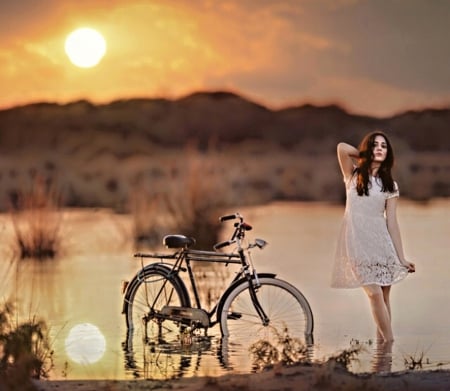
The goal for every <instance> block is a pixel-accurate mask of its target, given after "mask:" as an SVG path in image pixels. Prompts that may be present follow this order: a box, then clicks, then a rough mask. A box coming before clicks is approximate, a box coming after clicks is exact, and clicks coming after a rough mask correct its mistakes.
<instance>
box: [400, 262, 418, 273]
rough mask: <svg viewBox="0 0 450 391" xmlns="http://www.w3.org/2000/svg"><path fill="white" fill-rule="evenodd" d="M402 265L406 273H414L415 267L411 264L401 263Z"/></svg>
mask: <svg viewBox="0 0 450 391" xmlns="http://www.w3.org/2000/svg"><path fill="white" fill-rule="evenodd" d="M402 265H403V266H404V267H406V268H407V269H408V273H414V272H415V271H416V265H415V264H414V263H412V262H408V261H403V262H402Z"/></svg>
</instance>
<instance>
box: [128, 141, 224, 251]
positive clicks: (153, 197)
mask: <svg viewBox="0 0 450 391" xmlns="http://www.w3.org/2000/svg"><path fill="white" fill-rule="evenodd" d="M213 155H214V153H208V152H205V153H202V152H200V151H199V150H197V149H196V147H195V146H189V147H187V148H186V150H185V151H184V152H183V153H182V154H180V155H179V156H178V157H179V161H177V162H172V163H173V164H172V165H171V166H170V167H168V168H167V167H166V168H165V170H163V169H161V170H160V172H161V175H164V180H161V181H158V183H157V184H156V182H155V183H154V184H153V185H152V184H149V183H146V182H145V181H141V183H138V184H136V185H135V187H134V189H133V191H131V193H130V196H129V205H130V212H131V214H132V216H133V221H134V224H133V225H134V230H133V231H134V233H133V236H134V239H135V243H136V245H137V246H138V247H140V246H141V245H147V246H148V247H150V248H153V247H157V246H159V245H161V240H162V237H163V236H164V235H166V234H168V233H177V234H183V235H186V236H191V237H194V238H195V239H196V247H197V248H201V249H212V246H213V245H214V244H215V243H216V242H217V241H218V234H219V229H220V225H219V221H218V217H219V214H220V212H219V211H220V209H221V208H224V207H226V206H229V205H230V204H231V202H232V200H231V199H230V198H229V193H228V192H227V190H226V187H224V182H225V178H224V177H223V170H222V168H221V165H220V164H219V163H218V160H217V159H215V158H214V156H213Z"/></svg>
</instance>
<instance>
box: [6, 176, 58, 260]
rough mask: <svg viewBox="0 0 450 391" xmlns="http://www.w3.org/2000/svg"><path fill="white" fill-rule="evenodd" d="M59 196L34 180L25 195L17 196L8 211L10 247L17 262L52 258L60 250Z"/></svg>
mask: <svg viewBox="0 0 450 391" xmlns="http://www.w3.org/2000/svg"><path fill="white" fill-rule="evenodd" d="M59 204H60V203H59V195H58V193H57V192H56V191H55V190H54V189H53V187H52V186H51V185H50V184H48V183H47V182H46V181H45V180H44V179H42V178H37V179H36V181H35V182H34V183H33V185H32V187H31V189H30V190H29V191H28V192H23V193H21V194H19V195H18V196H17V199H16V200H15V202H14V205H13V208H12V209H11V217H12V222H13V228H14V247H15V248H16V249H17V251H18V253H19V258H20V259H26V258H34V259H39V260H43V259H48V258H56V257H57V255H58V253H59V252H60V249H61V235H60V231H61V225H62V223H61V222H62V215H61V213H60V210H59Z"/></svg>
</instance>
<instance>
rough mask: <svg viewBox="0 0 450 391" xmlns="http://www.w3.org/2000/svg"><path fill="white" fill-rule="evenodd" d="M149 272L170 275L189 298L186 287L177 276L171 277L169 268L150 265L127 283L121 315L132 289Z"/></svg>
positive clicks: (157, 264) (155, 264)
mask: <svg viewBox="0 0 450 391" xmlns="http://www.w3.org/2000/svg"><path fill="white" fill-rule="evenodd" d="M150 271H158V272H160V273H162V274H165V275H167V276H169V275H170V279H173V280H178V283H179V284H180V286H181V287H182V289H183V290H184V293H185V294H186V297H189V294H188V292H187V289H186V286H185V284H184V282H183V280H182V279H181V278H180V277H179V276H178V275H177V274H172V275H171V272H172V269H171V268H170V267H168V266H166V265H163V264H161V263H151V264H150V265H147V266H145V267H144V268H143V269H141V270H139V271H138V272H137V273H136V274H135V276H134V277H133V278H132V280H131V281H130V282H129V283H128V285H127V288H126V290H125V293H124V297H123V304H122V314H126V312H127V306H128V302H129V300H130V295H131V292H132V291H133V289H134V288H135V286H136V285H139V283H140V280H141V279H142V278H144V277H145V276H146V275H147V273H148V272H150Z"/></svg>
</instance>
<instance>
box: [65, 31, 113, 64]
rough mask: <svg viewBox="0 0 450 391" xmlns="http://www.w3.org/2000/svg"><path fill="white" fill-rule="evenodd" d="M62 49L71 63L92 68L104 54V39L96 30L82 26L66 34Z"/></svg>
mask: <svg viewBox="0 0 450 391" xmlns="http://www.w3.org/2000/svg"><path fill="white" fill-rule="evenodd" d="M64 49H65V51H66V54H67V56H68V57H69V59H70V61H71V62H72V64H74V65H76V66H77V67H80V68H92V67H94V66H96V65H97V64H98V63H99V62H100V60H101V59H102V58H103V56H104V55H105V53H106V41H105V39H104V38H103V36H102V35H101V34H100V33H99V32H98V31H97V30H94V29H91V28H88V27H82V28H79V29H77V30H74V31H72V32H71V33H70V34H69V35H68V36H67V39H66V43H65V46H64Z"/></svg>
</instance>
